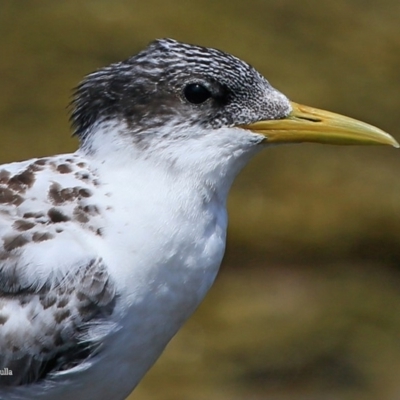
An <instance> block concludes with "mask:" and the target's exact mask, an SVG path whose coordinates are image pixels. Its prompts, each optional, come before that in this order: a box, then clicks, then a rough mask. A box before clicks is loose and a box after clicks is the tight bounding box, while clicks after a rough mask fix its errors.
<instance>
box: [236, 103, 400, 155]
mask: <svg viewBox="0 0 400 400" xmlns="http://www.w3.org/2000/svg"><path fill="white" fill-rule="evenodd" d="M291 105H292V108H293V110H292V112H291V113H290V114H289V115H288V116H287V117H286V118H283V119H278V120H271V121H258V122H255V123H253V124H249V125H244V126H242V128H245V129H250V130H251V131H253V132H256V133H259V134H262V135H264V136H265V137H266V140H267V142H268V143H302V142H314V143H325V144H340V145H350V144H361V145H365V144H366V145H373V144H381V145H391V146H394V147H399V144H398V143H397V141H396V140H395V139H394V138H393V137H392V136H390V135H389V134H388V133H386V132H384V131H382V130H381V129H379V128H376V127H375V126H372V125H369V124H366V123H364V122H361V121H358V120H356V119H353V118H349V117H345V116H343V115H340V114H335V113H332V112H329V111H324V110H319V109H317V108H312V107H308V106H303V105H301V104H297V103H293V102H291Z"/></svg>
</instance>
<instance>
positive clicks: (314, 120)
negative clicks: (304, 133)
mask: <svg viewBox="0 0 400 400" xmlns="http://www.w3.org/2000/svg"><path fill="white" fill-rule="evenodd" d="M298 118H299V119H304V120H305V121H310V122H322V120H321V119H320V118H312V117H298Z"/></svg>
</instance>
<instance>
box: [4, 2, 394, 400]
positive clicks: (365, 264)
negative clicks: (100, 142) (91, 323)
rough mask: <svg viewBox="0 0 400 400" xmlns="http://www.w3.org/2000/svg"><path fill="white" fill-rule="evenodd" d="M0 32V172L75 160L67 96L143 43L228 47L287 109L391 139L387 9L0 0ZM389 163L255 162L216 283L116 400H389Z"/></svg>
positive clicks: (274, 152) (330, 159)
mask: <svg viewBox="0 0 400 400" xmlns="http://www.w3.org/2000/svg"><path fill="white" fill-rule="evenodd" d="M0 32H1V34H0V132H1V147H0V161H1V162H9V161H12V160H20V159H24V158H28V157H33V156H42V155H48V154H54V153H63V152H69V151H74V149H75V148H76V147H77V142H76V141H75V140H74V139H71V137H70V130H69V126H68V120H67V115H68V113H67V110H66V106H67V104H68V103H69V101H70V96H71V89H72V88H73V87H74V86H76V85H77V83H78V82H79V80H80V79H81V78H82V77H83V76H84V75H85V74H87V73H89V72H91V71H93V70H94V69H96V68H98V67H101V66H104V65H107V64H108V63H111V62H114V61H118V60H120V59H124V58H127V57H129V56H131V55H132V54H134V53H136V52H137V51H139V50H140V49H142V48H143V47H144V46H145V45H146V44H147V43H148V42H149V41H151V40H153V39H154V38H157V37H173V38H175V39H178V40H182V41H187V42H190V43H196V44H201V45H205V46H212V47H217V48H220V49H223V50H225V51H228V52H231V53H233V54H235V55H237V56H239V57H240V58H243V59H245V60H246V61H248V62H250V63H251V64H253V65H254V66H255V67H256V68H257V69H258V70H259V71H260V72H262V73H263V74H264V75H265V76H266V77H267V79H268V80H269V81H270V82H271V83H272V84H273V85H274V86H275V87H277V88H278V89H280V90H281V91H283V92H284V93H285V94H287V95H288V97H290V98H291V99H292V100H295V101H297V102H301V103H305V104H308V105H313V106H316V107H320V108H326V109H330V110H332V111H335V112H340V113H343V114H347V115H350V116H353V117H355V118H359V119H362V120H364V121H366V122H369V123H372V124H375V125H377V126H379V127H381V128H382V129H384V130H386V131H388V132H390V133H391V134H393V136H395V137H397V139H398V140H399V139H400V132H399V124H400V117H399V106H400V2H399V1H398V0H381V1H379V2H377V1H371V0H347V1H346V0H335V1H333V0H330V1H327V0H306V1H295V0H270V1H266V0H247V1H239V0H237V1H232V0H224V1H212V0H197V1H194V0H190V1H183V0H182V1H179V0H172V1H156V0H147V1H134V0H131V1H128V0H113V1H111V0H86V1H77V0H69V1H55V0H40V1H39V0H30V1H26V0H2V1H1V2H0ZM399 156H400V153H399V151H396V150H394V149H392V148H383V147H368V148H364V147H363V148H361V147H346V148H345V147H335V146H320V145H297V146H283V147H279V148H272V149H269V150H267V151H265V152H264V153H263V154H261V155H260V156H258V157H257V158H256V159H255V160H254V161H253V162H252V163H251V164H250V165H249V166H248V167H247V169H246V170H245V171H244V172H243V173H242V174H241V176H240V177H239V179H238V180H237V182H236V183H235V186H234V188H233V190H232V193H231V196H230V202H229V208H230V210H229V211H230V228H229V242H228V250H227V255H226V257H225V261H224V264H223V267H222V270H221V273H220V276H219V278H218V279H217V282H216V284H215V286H214V288H213V289H212V290H211V292H210V294H209V296H208V297H207V299H206V300H205V302H204V303H203V304H202V306H201V307H200V308H199V310H198V311H197V312H196V314H195V315H194V316H193V318H192V319H191V320H190V321H189V322H188V323H187V324H186V326H185V327H184V328H183V330H182V331H181V332H180V333H179V334H178V335H177V337H176V338H175V339H174V340H173V341H172V342H171V344H170V345H169V347H168V349H167V350H166V352H165V353H164V355H163V356H162V357H161V359H160V360H159V361H158V363H157V364H156V366H155V367H154V368H153V369H152V370H151V372H150V373H149V374H148V375H147V376H146V378H145V379H144V380H143V382H142V383H141V384H140V385H139V387H138V388H137V390H136V391H135V392H134V394H133V395H132V397H130V398H132V399H136V400H150V399H152V400H203V399H204V400H205V399H216V400H228V399H229V400H239V399H249V400H262V399H263V400H264V399H266V400H289V399H290V400H342V399H345V400H347V399H349V400H350V399H351V400H353V399H354V400H359V399H365V400H369V399H371V400H372V399H374V400H375V399H379V400H386V399H387V400H389V399H390V400H398V399H400V340H399V339H400V233H399V232H400V180H399V171H400V157H399ZM132 334H134V332H132ZM105 368H107V366H105ZM93 384H96V383H95V382H93Z"/></svg>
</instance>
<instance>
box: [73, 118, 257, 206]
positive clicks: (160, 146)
mask: <svg viewBox="0 0 400 400" xmlns="http://www.w3.org/2000/svg"><path fill="white" fill-rule="evenodd" d="M164 131H165V132H160V131H158V132H145V133H137V132H132V131H130V130H129V129H128V127H127V126H126V125H124V124H121V123H116V122H115V121H114V122H113V121H111V122H108V123H105V124H101V125H100V126H98V127H97V128H96V129H95V131H94V132H92V133H91V134H90V135H88V137H89V139H88V140H87V141H86V142H85V143H83V145H82V147H81V149H80V150H79V152H80V153H81V154H83V155H84V156H86V157H89V158H91V159H92V161H93V164H95V165H97V167H98V169H99V170H101V171H102V175H108V174H111V176H112V177H113V179H115V177H116V173H117V171H118V172H119V173H121V174H123V175H128V176H129V175H130V176H132V177H133V176H137V174H139V175H141V176H143V178H145V177H147V178H150V177H153V178H156V181H157V180H161V179H164V178H165V179H167V180H168V179H172V181H173V182H179V186H180V187H188V186H189V187H190V190H191V191H192V193H195V192H196V191H201V192H202V193H203V195H204V196H206V197H207V196H211V197H212V196H215V195H217V196H218V197H219V198H220V199H221V201H223V202H225V200H226V197H227V195H228V192H229V189H230V187H231V185H232V183H233V181H234V179H235V177H236V176H237V174H238V173H239V172H240V171H241V169H242V168H243V167H244V166H245V165H246V164H247V163H248V161H249V160H250V158H251V157H252V156H253V155H254V154H256V153H257V152H258V151H260V150H261V148H262V146H260V145H259V144H260V142H261V141H262V137H260V136H259V135H254V134H252V133H249V132H248V131H245V130H243V129H239V128H221V129H215V130H212V129H199V128H198V129H192V130H191V131H174V130H173V129H171V127H164ZM147 178H145V179H147ZM179 186H178V187H179Z"/></svg>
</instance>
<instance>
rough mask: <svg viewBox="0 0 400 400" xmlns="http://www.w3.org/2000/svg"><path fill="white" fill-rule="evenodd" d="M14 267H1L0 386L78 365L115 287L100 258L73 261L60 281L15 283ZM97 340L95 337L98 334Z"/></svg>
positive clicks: (104, 315)
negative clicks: (1, 371)
mask: <svg viewBox="0 0 400 400" xmlns="http://www.w3.org/2000/svg"><path fill="white" fill-rule="evenodd" d="M10 276H11V277H12V278H11V281H12V282H15V281H18V276H17V275H16V274H15V269H14V272H13V273H12V274H10V273H9V271H4V270H3V271H1V272H0V281H1V282H2V285H1V288H0V369H2V368H8V369H9V370H12V371H13V375H12V376H7V375H5V376H0V386H2V385H20V384H27V383H31V382H35V381H38V380H40V379H42V378H44V377H45V376H46V375H47V374H48V373H51V372H52V373H54V372H57V371H60V370H65V369H68V368H71V367H73V366H76V365H77V364H78V363H80V362H82V361H83V360H84V359H86V358H87V357H88V356H89V355H90V354H91V352H92V351H94V348H95V346H96V343H95V342H91V341H90V329H91V327H92V326H94V324H95V323H97V322H98V321H101V320H103V319H106V318H107V317H109V316H110V315H111V314H112V312H113V309H114V306H115V302H116V290H115V286H114V284H113V282H112V281H111V279H110V277H109V275H108V273H107V270H106V268H105V266H104V264H103V262H102V260H101V259H93V260H91V261H90V262H89V263H88V264H86V265H82V266H77V267H76V268H74V269H73V270H72V271H71V272H70V273H68V274H67V275H66V276H65V277H63V278H62V279H61V280H59V281H55V282H54V281H53V282H47V283H46V284H45V285H43V286H41V287H37V286H36V287H35V286H34V287H25V288H22V287H19V288H17V287H16V285H10V287H11V288H12V289H11V290H9V291H7V289H6V288H7V286H8V285H7V282H9V283H11V281H10ZM97 339H98V338H97Z"/></svg>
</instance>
